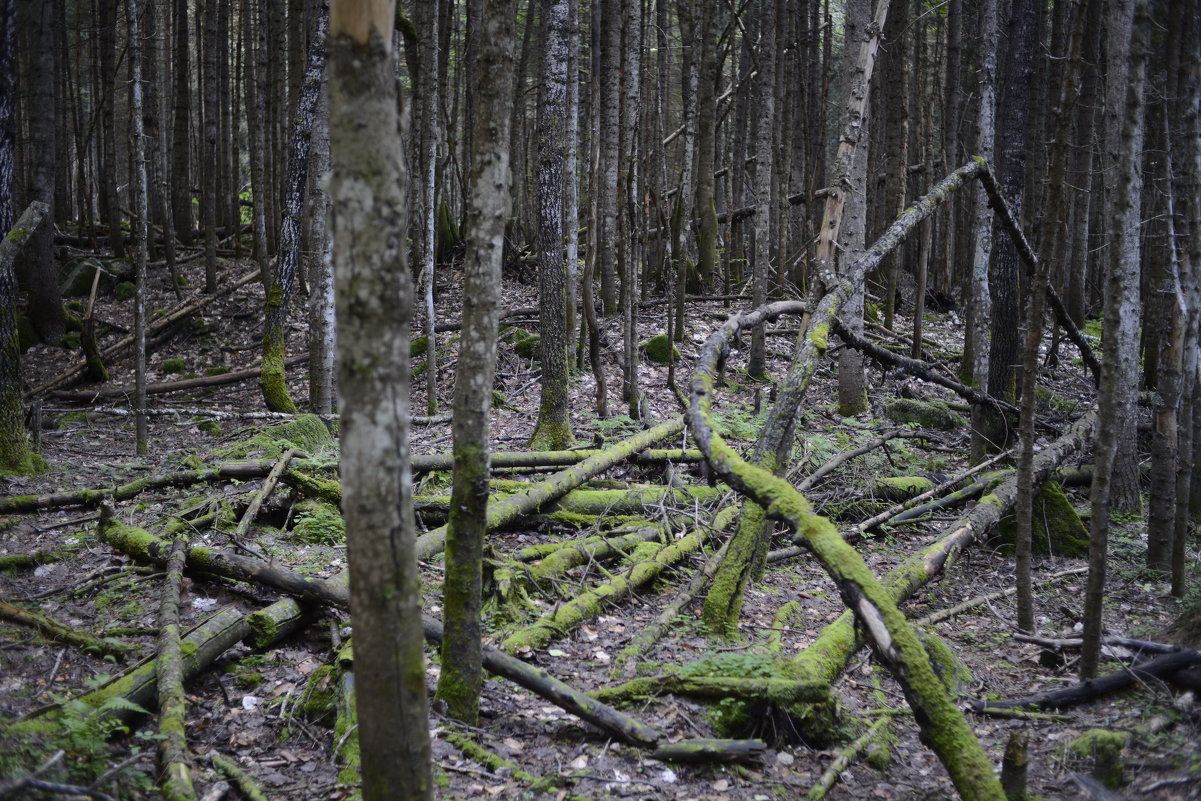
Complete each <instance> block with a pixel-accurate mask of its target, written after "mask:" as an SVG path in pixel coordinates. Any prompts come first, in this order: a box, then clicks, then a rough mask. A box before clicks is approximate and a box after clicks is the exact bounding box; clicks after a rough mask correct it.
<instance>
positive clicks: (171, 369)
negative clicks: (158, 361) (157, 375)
mask: <svg viewBox="0 0 1201 801" xmlns="http://www.w3.org/2000/svg"><path fill="white" fill-rule="evenodd" d="M186 369H188V363H187V362H185V361H184V360H183V359H167V360H165V361H164V362H163V372H164V373H168V374H170V373H182V372H183V371H184V370H186Z"/></svg>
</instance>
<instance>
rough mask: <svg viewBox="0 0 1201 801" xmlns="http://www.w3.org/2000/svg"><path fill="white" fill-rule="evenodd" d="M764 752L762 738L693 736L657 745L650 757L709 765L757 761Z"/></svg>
mask: <svg viewBox="0 0 1201 801" xmlns="http://www.w3.org/2000/svg"><path fill="white" fill-rule="evenodd" d="M766 752H767V743H765V742H763V741H762V740H712V739H709V738H705V737H694V738H693V739H691V740H680V741H679V742H677V743H669V744H667V745H661V746H659V747H658V748H656V749H655V750H654V752H652V753H651V759H658V760H660V761H662V762H688V763H697V764H701V765H710V764H712V763H714V762H758V761H759V760H761V759H762V758H763V756H764V754H765V753H766Z"/></svg>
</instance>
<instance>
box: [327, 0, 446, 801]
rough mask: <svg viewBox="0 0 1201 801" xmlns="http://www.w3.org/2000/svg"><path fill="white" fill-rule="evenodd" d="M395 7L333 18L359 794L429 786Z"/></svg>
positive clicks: (360, 9) (353, 8)
mask: <svg viewBox="0 0 1201 801" xmlns="http://www.w3.org/2000/svg"><path fill="white" fill-rule="evenodd" d="M394 14H395V6H394V4H393V3H391V2H385V1H384V0H357V2H356V0H335V2H334V7H333V9H332V11H331V15H330V17H331V19H330V28H331V37H330V44H331V46H330V53H331V57H330V151H331V155H332V158H333V163H334V171H333V176H332V181H331V192H330V194H331V195H332V197H333V202H334V221H335V231H336V236H335V239H334V263H335V266H336V269H335V272H334V275H335V281H336V284H335V296H336V298H337V306H338V310H337V315H338V348H339V352H340V355H341V358H340V359H339V365H340V366H339V387H340V389H341V392H342V398H343V401H342V482H343V499H342V509H343V512H344V514H345V516H346V530H347V534H348V536H347V540H348V543H347V544H348V547H349V552H348V561H349V563H350V571H351V574H350V586H351V610H352V620H353V624H354V639H355V646H356V650H355V673H356V676H357V677H358V679H359V681H360V682H361V683H362V685H363V686H369V687H371V688H372V692H371V694H370V695H368V694H366V693H362V694H360V695H359V697H358V716H359V742H360V752H361V754H362V760H363V782H362V791H363V797H364V799H366V801H384V799H391V798H394V797H395V794H396V792H397V791H398V788H404V792H405V793H406V795H407V796H408V797H410V798H416V799H432V798H433V779H432V776H431V772H430V745H429V717H428V714H427V711H426V687H425V659H424V656H423V653H422V650H423V645H422V643H423V633H422V629H421V618H420V614H421V599H420V577H419V575H418V572H417V562H416V559H415V558H414V553H413V544H414V523H413V508H412V491H413V488H412V474H411V473H410V470H409V464H408V457H409V445H408V435H409V365H408V357H409V348H408V341H409V320H410V316H411V314H410V309H411V303H412V290H411V285H410V278H409V273H408V267H407V258H406V253H405V246H404V233H405V231H406V230H407V225H406V222H407V220H406V216H407V215H406V211H407V207H408V191H407V184H408V176H407V175H406V173H405V168H404V151H403V143H402V141H401V139H400V136H399V131H400V120H399V116H398V112H399V108H398V106H399V105H400V104H399V103H398V100H397V97H396V80H395V76H394V72H393V61H392V54H391V52H390V50H391V39H392V21H393V16H394Z"/></svg>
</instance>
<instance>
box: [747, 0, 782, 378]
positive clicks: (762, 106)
mask: <svg viewBox="0 0 1201 801" xmlns="http://www.w3.org/2000/svg"><path fill="white" fill-rule="evenodd" d="M775 11H776V4H775V3H774V2H773V1H772V0H768V2H765V3H762V4H761V5H760V6H759V13H758V17H759V25H758V29H759V45H758V47H757V48H756V51H757V53H758V58H757V61H758V70H757V72H756V75H755V100H754V107H755V109H756V113H757V114H758V115H759V130H758V132H757V133H756V136H755V173H754V192H755V233H754V243H755V245H754V256H753V258H754V262H753V271H754V272H753V273H752V275H753V278H752V280H751V306H752V307H756V308H757V307H759V306H762V305H763V304H764V303H767V284H768V276H769V274H770V272H771V264H770V262H771V241H772V236H773V234H774V233H775V232H773V231H772V223H773V222H774V219H773V215H772V208H771V179H772V173H773V172H774V170H773V162H772V156H773V155H774V154H773V152H772V133H773V132H774V130H775V121H776V106H775V101H776V97H775V94H776V74H775V72H776V70H775V68H776V53H775V39H776V15H775ZM764 339H765V337H764V333H763V328H762V327H759V328H756V329H755V330H754V331H753V332H752V333H751V352H750V355H749V357H748V362H747V368H746V370H747V376H748V377H750V378H752V379H755V380H758V381H762V380H765V379H766V378H767V369H766V357H765V354H764V351H765V342H764Z"/></svg>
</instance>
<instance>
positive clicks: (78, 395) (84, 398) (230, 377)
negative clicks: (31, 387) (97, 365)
mask: <svg viewBox="0 0 1201 801" xmlns="http://www.w3.org/2000/svg"><path fill="white" fill-rule="evenodd" d="M308 360H309V355H308V354H307V353H303V354H301V355H299V356H292V357H291V358H289V359H287V360H286V361H285V362H284V364H285V366H287V367H294V366H296V365H298V364H304V363H306V362H307V361H308ZM262 372H263V368H262V367H261V366H260V367H250V368H247V369H245V370H235V371H234V372H231V373H222V374H221V375H204V376H200V377H198V378H183V379H180V380H178V381H156V382H154V383H152V384H147V385H146V394H147V395H164V394H166V393H168V392H190V391H191V390H194V389H207V388H209V387H220V386H225V385H227V384H238V383H241V382H243V381H249V380H250V379H252V378H258V377H259V374H260V373H262ZM48 395H49V397H51V398H54V399H55V400H64V401H71V402H74V403H94V402H96V401H98V400H107V399H110V398H132V397H133V387H98V388H96V389H94V390H62V389H60V390H53V391H51V392H49V393H48ZM167 411H168V412H169V413H172V414H178V412H176V411H175V410H167ZM201 413H202V414H203V413H204V412H201ZM288 417H289V418H291V417H295V415H289V416H288Z"/></svg>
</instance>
